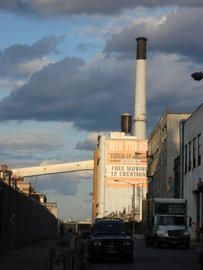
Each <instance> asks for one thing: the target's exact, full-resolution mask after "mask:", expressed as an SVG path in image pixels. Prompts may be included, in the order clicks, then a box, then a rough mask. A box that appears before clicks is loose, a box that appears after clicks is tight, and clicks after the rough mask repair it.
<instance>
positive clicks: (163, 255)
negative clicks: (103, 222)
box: [87, 240, 200, 270]
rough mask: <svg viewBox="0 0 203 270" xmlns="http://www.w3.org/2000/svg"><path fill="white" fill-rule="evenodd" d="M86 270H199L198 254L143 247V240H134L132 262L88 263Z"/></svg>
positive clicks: (177, 249)
mask: <svg viewBox="0 0 203 270" xmlns="http://www.w3.org/2000/svg"><path fill="white" fill-rule="evenodd" d="M87 269H88V270H100V269H101V270H104V269H105V270H108V269H109V270H110V269H111V270H114V269H115V270H131V269H136V270H149V269H153V270H200V266H199V261H198V252H197V251H194V250H184V249H181V248H167V247H161V248H154V247H145V244H144V241H143V240H135V247H134V262H133V263H122V262H118V261H117V259H111V260H108V261H101V262H95V263H88V266H87Z"/></svg>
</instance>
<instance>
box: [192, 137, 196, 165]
mask: <svg viewBox="0 0 203 270" xmlns="http://www.w3.org/2000/svg"><path fill="white" fill-rule="evenodd" d="M192 152H193V162H192V163H193V168H195V167H196V138H194V139H193V150H192Z"/></svg>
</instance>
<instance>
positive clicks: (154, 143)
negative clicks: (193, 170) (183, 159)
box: [147, 108, 191, 198]
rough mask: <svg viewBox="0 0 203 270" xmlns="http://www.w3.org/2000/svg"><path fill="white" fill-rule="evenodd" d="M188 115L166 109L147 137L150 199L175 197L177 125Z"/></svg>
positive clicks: (178, 148)
mask: <svg viewBox="0 0 203 270" xmlns="http://www.w3.org/2000/svg"><path fill="white" fill-rule="evenodd" d="M190 115H191V114H190V113H185V112H184V113H182V112H181V113H180V112H179V113H177V112H176V111H174V110H170V109H168V108H167V109H166V110H165V112H164V113H163V114H162V116H161V118H160V120H159V122H158V123H157V125H156V126H155V128H154V129H153V130H152V132H151V134H150V136H149V140H148V170H147V174H148V179H149V184H148V196H149V197H150V198H152V197H162V198H174V197H177V192H176V190H177V189H176V187H177V186H179V185H180V183H177V182H175V181H174V160H175V159H176V158H177V156H179V154H180V131H179V130H180V128H179V124H180V122H181V121H182V120H186V119H188V117H189V116H190Z"/></svg>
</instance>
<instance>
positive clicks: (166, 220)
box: [158, 216, 185, 226]
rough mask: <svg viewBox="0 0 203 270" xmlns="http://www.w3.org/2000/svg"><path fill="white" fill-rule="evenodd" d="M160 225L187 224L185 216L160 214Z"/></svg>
mask: <svg viewBox="0 0 203 270" xmlns="http://www.w3.org/2000/svg"><path fill="white" fill-rule="evenodd" d="M158 225H176V226H185V218H184V217H173V216H160V217H159V219H158Z"/></svg>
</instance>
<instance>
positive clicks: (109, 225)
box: [93, 222, 126, 234]
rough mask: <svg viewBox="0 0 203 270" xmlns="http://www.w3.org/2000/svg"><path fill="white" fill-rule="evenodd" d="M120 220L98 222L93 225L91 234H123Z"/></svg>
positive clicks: (123, 228) (124, 230)
mask: <svg viewBox="0 0 203 270" xmlns="http://www.w3.org/2000/svg"><path fill="white" fill-rule="evenodd" d="M125 233H126V229H125V226H124V224H123V223H122V222H98V223H96V224H95V225H94V229H93V234H125Z"/></svg>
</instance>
